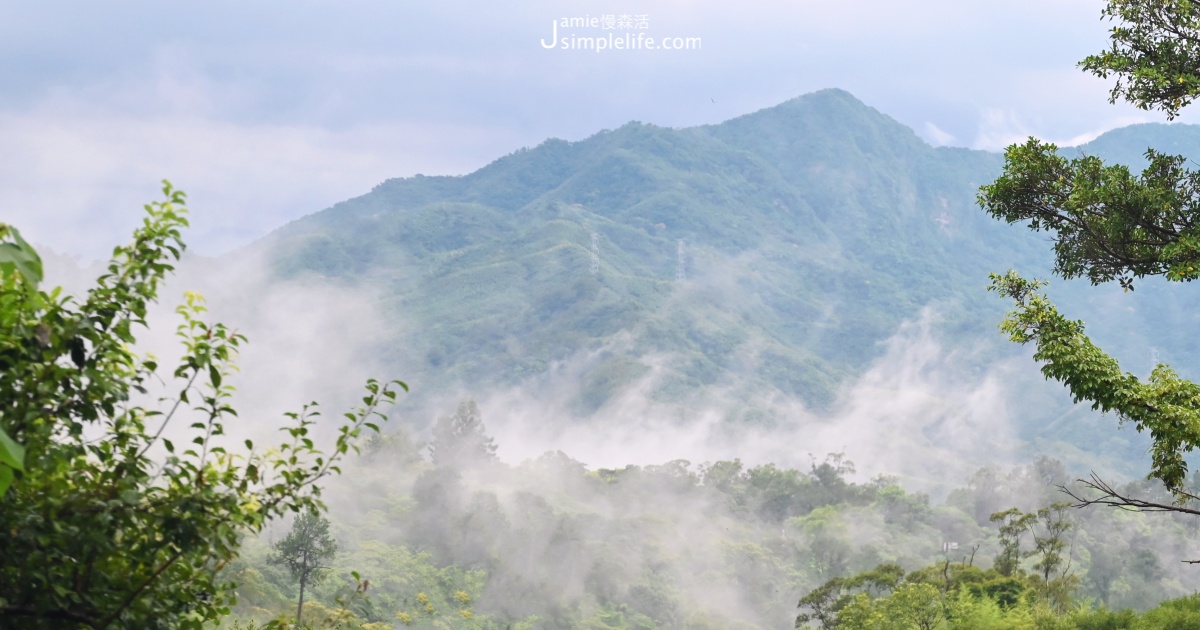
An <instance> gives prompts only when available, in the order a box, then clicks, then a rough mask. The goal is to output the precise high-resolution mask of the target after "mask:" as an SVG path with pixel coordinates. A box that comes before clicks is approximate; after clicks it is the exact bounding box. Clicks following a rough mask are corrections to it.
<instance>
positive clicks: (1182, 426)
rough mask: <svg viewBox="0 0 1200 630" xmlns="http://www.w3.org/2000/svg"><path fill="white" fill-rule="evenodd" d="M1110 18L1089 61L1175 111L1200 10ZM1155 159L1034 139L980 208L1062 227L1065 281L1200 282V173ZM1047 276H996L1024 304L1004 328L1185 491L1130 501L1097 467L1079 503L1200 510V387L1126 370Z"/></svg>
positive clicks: (1197, 88)
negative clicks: (1192, 468) (1125, 430)
mask: <svg viewBox="0 0 1200 630" xmlns="http://www.w3.org/2000/svg"><path fill="white" fill-rule="evenodd" d="M1103 14H1104V15H1105V16H1106V17H1108V18H1110V19H1112V20H1115V21H1117V22H1118V23H1117V25H1116V26H1114V27H1113V28H1112V30H1111V41H1112V47H1111V49H1109V50H1107V51H1105V52H1103V53H1100V54H1097V55H1093V56H1090V57H1088V58H1087V59H1085V60H1084V61H1083V62H1082V63H1081V64H1080V65H1082V66H1083V67H1084V69H1086V70H1089V71H1091V72H1093V73H1094V74H1096V75H1098V76H1101V77H1109V76H1115V77H1116V79H1117V81H1116V85H1115V87H1114V88H1113V90H1112V95H1111V98H1112V100H1114V101H1115V100H1116V99H1117V98H1125V99H1126V100H1128V101H1130V102H1131V103H1133V104H1134V105H1137V106H1138V107H1141V108H1143V109H1160V110H1162V111H1164V112H1165V113H1166V114H1167V117H1168V118H1173V117H1174V116H1175V115H1176V114H1177V113H1178V111H1179V109H1180V108H1182V107H1184V106H1185V105H1187V104H1188V103H1190V102H1191V101H1192V100H1193V99H1194V98H1195V97H1196V95H1197V94H1200V75H1198V74H1197V72H1198V71H1200V4H1196V3H1193V2H1191V1H1189V0H1165V1H1164V0H1109V3H1108V5H1107V7H1106V8H1105V9H1104V12H1103ZM1146 158H1147V160H1148V163H1149V164H1148V166H1147V168H1146V169H1145V170H1144V171H1143V172H1142V173H1141V174H1140V175H1133V174H1131V173H1130V171H1129V169H1128V168H1126V167H1124V166H1105V165H1104V164H1103V163H1102V162H1101V161H1100V160H1099V159H1097V158H1095V157H1082V158H1077V159H1067V158H1064V157H1062V156H1060V155H1058V153H1057V147H1055V146H1054V145H1053V144H1049V143H1043V142H1039V141H1038V140H1036V139H1033V138H1030V139H1029V141H1028V142H1026V143H1025V144H1023V145H1013V146H1010V147H1009V148H1008V149H1007V150H1006V152H1005V159H1006V163H1005V167H1004V172H1003V174H1002V176H1001V177H1000V178H999V179H997V180H996V181H995V182H993V183H992V184H990V185H987V186H983V187H982V188H981V189H980V194H979V203H980V205H981V206H982V207H983V208H984V209H985V210H987V211H988V212H989V213H990V214H991V215H992V216H994V217H996V218H999V219H1003V220H1005V221H1008V222H1010V223H1018V222H1028V224H1029V227H1030V228H1032V229H1034V230H1046V231H1049V232H1051V233H1052V234H1053V238H1054V241H1055V244H1054V250H1055V272H1056V273H1057V274H1058V275H1060V276H1062V277H1064V278H1074V277H1087V278H1088V279H1089V280H1090V281H1091V282H1092V283H1093V284H1100V283H1103V282H1110V281H1113V280H1117V281H1118V282H1119V283H1120V284H1121V286H1123V287H1125V289H1126V291H1130V290H1132V289H1133V282H1134V280H1135V279H1136V278H1141V277H1145V276H1163V277H1165V278H1167V279H1168V280H1172V281H1191V280H1194V279H1196V278H1198V277H1200V173H1197V172H1196V171H1191V170H1188V169H1186V168H1184V164H1185V159H1184V158H1183V157H1182V156H1171V155H1162V154H1159V153H1157V152H1155V151H1153V150H1148V151H1147V152H1146ZM1042 284H1043V283H1041V282H1039V281H1032V280H1026V279H1024V278H1022V277H1020V276H1019V275H1017V274H1016V273H1015V272H1011V271H1010V272H1009V273H1007V274H1005V275H1002V276H1001V275H993V276H992V286H991V289H992V290H995V291H997V292H998V293H999V294H1000V295H1002V296H1004V297H1008V298H1010V299H1012V300H1013V302H1014V304H1015V305H1016V310H1014V311H1013V312H1011V313H1010V314H1009V315H1008V317H1007V318H1006V319H1005V320H1004V322H1003V324H1002V325H1001V328H1002V329H1003V330H1005V331H1006V332H1008V333H1009V336H1010V338H1011V339H1012V340H1013V341H1015V342H1017V343H1022V344H1026V343H1032V344H1034V347H1035V351H1034V358H1035V359H1036V360H1038V361H1040V362H1042V363H1043V367H1042V372H1043V373H1044V374H1045V375H1046V377H1047V378H1052V379H1055V380H1058V381H1060V382H1062V383H1063V384H1065V385H1066V386H1067V388H1068V389H1069V390H1070V392H1071V394H1072V396H1073V397H1074V399H1075V401H1076V402H1080V401H1088V402H1090V403H1092V406H1093V408H1095V409H1099V410H1101V411H1112V412H1115V413H1116V414H1117V416H1118V417H1119V418H1120V420H1121V421H1122V422H1130V423H1132V424H1133V425H1134V427H1135V428H1136V429H1137V430H1138V431H1149V432H1150V436H1151V439H1152V447H1151V457H1152V463H1151V469H1150V472H1149V477H1150V478H1153V479H1158V480H1160V481H1162V483H1163V484H1164V485H1165V486H1166V488H1167V489H1168V490H1170V491H1171V492H1172V493H1174V495H1175V499H1176V502H1175V503H1161V502H1155V501H1151V500H1144V499H1137V498H1135V497H1129V496H1125V495H1122V494H1120V493H1118V492H1117V491H1116V490H1115V489H1114V488H1113V487H1112V486H1110V485H1109V484H1107V483H1105V482H1104V481H1103V480H1101V479H1099V478H1098V477H1095V476H1094V475H1093V476H1092V478H1091V479H1090V480H1081V482H1082V483H1083V484H1084V485H1085V486H1086V487H1088V488H1090V489H1091V490H1092V491H1095V492H1097V493H1098V495H1096V496H1093V497H1081V496H1078V495H1076V494H1073V493H1072V496H1073V497H1074V498H1075V499H1076V501H1077V502H1078V505H1081V506H1082V505H1090V504H1107V505H1113V506H1117V507H1126V508H1135V509H1140V510H1151V511H1155V510H1161V511H1177V512H1186V513H1191V514H1197V515H1200V511H1197V510H1193V509H1191V508H1188V507H1186V506H1185V505H1183V504H1184V503H1185V502H1186V501H1188V500H1190V499H1196V498H1197V497H1195V496H1194V495H1192V494H1191V493H1190V492H1189V491H1188V490H1187V488H1186V485H1185V482H1186V479H1187V473H1188V466H1187V462H1186V461H1185V459H1184V457H1185V455H1186V454H1187V453H1188V452H1190V451H1192V450H1193V449H1195V448H1196V447H1197V446H1198V445H1200V386H1197V385H1196V384H1195V383H1192V382H1190V381H1187V380H1184V379H1181V378H1179V376H1178V375H1177V374H1176V373H1175V372H1174V371H1173V370H1171V369H1170V368H1169V367H1167V366H1165V365H1159V366H1158V367H1156V368H1155V369H1154V371H1153V372H1152V373H1151V375H1150V377H1149V379H1148V380H1142V379H1138V378H1137V377H1135V376H1134V375H1132V374H1130V373H1126V372H1122V370H1121V369H1120V366H1119V365H1118V363H1117V361H1116V360H1114V359H1113V358H1112V357H1111V356H1109V355H1108V354H1106V353H1104V352H1103V351H1102V350H1101V349H1100V348H1098V347H1096V346H1095V345H1094V344H1093V343H1092V342H1091V340H1090V339H1088V337H1087V336H1086V335H1085V334H1084V326H1083V323H1082V322H1079V321H1073V320H1070V319H1067V318H1066V317H1064V316H1063V315H1061V314H1060V313H1059V312H1058V310H1057V309H1056V308H1055V306H1054V305H1053V304H1052V303H1051V302H1050V300H1049V299H1048V298H1047V297H1046V296H1045V294H1043V293H1041V292H1040V291H1039V288H1040V287H1041V286H1042Z"/></svg>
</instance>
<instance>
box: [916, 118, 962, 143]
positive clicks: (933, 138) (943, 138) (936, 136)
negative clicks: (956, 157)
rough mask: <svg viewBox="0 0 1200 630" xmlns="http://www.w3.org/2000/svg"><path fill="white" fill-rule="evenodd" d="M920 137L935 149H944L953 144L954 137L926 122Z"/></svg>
mask: <svg viewBox="0 0 1200 630" xmlns="http://www.w3.org/2000/svg"><path fill="white" fill-rule="evenodd" d="M924 132H925V133H923V134H922V136H923V137H924V138H925V140H927V141H928V142H929V143H930V144H932V145H933V146H935V147H945V146H951V145H952V144H954V141H955V138H954V135H953V134H951V133H950V132H948V131H945V130H944V129H942V128H941V127H938V126H937V125H935V124H933V123H931V122H926V123H925V127H924Z"/></svg>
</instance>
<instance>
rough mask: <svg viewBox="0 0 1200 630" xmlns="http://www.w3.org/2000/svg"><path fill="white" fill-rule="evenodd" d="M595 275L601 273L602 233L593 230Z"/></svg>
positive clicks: (593, 270)
mask: <svg viewBox="0 0 1200 630" xmlns="http://www.w3.org/2000/svg"><path fill="white" fill-rule="evenodd" d="M591 272H592V275H593V276H596V275H600V235H599V234H597V233H595V232H592V267H591Z"/></svg>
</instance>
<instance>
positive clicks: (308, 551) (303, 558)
mask: <svg viewBox="0 0 1200 630" xmlns="http://www.w3.org/2000/svg"><path fill="white" fill-rule="evenodd" d="M272 550H273V553H272V554H271V555H270V557H268V558H267V562H270V563H271V564H278V565H282V566H284V567H286V568H287V570H288V573H290V574H291V575H292V579H294V580H296V581H297V582H298V583H299V584H300V597H299V601H298V602H297V604H296V623H300V622H301V620H303V618H304V589H305V588H306V587H308V586H309V585H312V584H316V583H318V582H320V581H321V580H323V579H324V578H325V577H326V576H327V575H328V574H329V569H330V567H329V564H328V563H329V560H330V559H332V558H333V555H334V554H336V553H337V542H336V541H334V539H333V536H330V535H329V520H328V519H326V518H325V517H323V516H321V515H320V514H319V513H318V512H316V511H315V510H308V511H305V512H301V513H300V514H298V515H297V516H296V519H295V520H294V521H292V529H291V531H289V532H288V535H287V536H285V537H284V538H283V540H280V541H279V542H277V543H275V544H274V545H273V546H272Z"/></svg>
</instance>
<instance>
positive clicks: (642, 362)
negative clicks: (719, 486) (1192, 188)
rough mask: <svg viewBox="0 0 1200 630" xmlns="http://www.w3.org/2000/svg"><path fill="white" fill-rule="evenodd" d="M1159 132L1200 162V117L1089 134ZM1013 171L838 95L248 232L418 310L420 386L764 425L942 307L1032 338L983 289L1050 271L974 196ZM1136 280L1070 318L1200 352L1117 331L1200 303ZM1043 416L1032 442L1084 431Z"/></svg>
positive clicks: (1100, 141) (426, 390) (510, 159)
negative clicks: (638, 399) (719, 408)
mask: <svg viewBox="0 0 1200 630" xmlns="http://www.w3.org/2000/svg"><path fill="white" fill-rule="evenodd" d="M1181 132H1183V133H1181ZM1154 141H1158V142H1164V141H1169V142H1168V144H1169V146H1170V147H1172V148H1177V149H1179V150H1180V152H1188V153H1192V152H1194V154H1196V155H1200V132H1198V131H1197V129H1196V128H1191V127H1181V126H1178V125H1171V126H1166V125H1159V126H1136V127H1132V128H1128V129H1122V130H1117V131H1113V132H1110V133H1108V134H1105V135H1104V136H1101V137H1100V138H1097V139H1096V140H1095V141H1093V142H1091V143H1089V144H1087V145H1084V146H1082V147H1079V148H1078V149H1079V150H1080V151H1083V152H1092V153H1096V154H1100V155H1106V154H1112V155H1115V156H1119V157H1121V158H1129V157H1130V156H1132V157H1134V158H1136V157H1137V155H1139V154H1140V153H1141V151H1144V146H1145V145H1146V144H1147V143H1152V142H1154ZM1138 146H1140V147H1142V149H1141V150H1140V151H1137V153H1134V152H1133V151H1134V150H1135V149H1133V148H1132V147H1138ZM1067 151H1069V150H1067ZM1002 165H1003V158H1002V156H1000V155H998V154H995V153H990V152H984V151H974V150H968V149H962V148H947V147H938V148H935V147H931V146H929V145H928V144H926V143H925V142H924V141H922V140H921V139H920V138H919V137H918V136H917V135H916V134H915V133H913V131H912V130H910V129H908V128H907V127H905V126H903V125H901V124H900V123H898V122H896V121H895V120H893V119H891V118H889V117H887V116H885V115H883V114H881V113H880V112H878V111H876V110H874V109H872V108H870V107H868V106H866V105H864V104H863V103H861V102H860V101H858V100H857V99H855V98H854V97H853V96H852V95H850V94H848V93H847V92H844V91H841V90H824V91H821V92H816V93H813V94H808V95H806V96H802V97H799V98H796V99H792V100H790V101H787V102H785V103H782V104H780V105H778V106H775V107H771V108H768V109H764V110H761V111H758V112H755V113H752V114H748V115H745V116H741V117H739V118H735V119H732V120H729V121H726V122H724V123H721V124H717V125H709V126H702V127H692V128H684V129H670V128H663V127H657V126H654V125H647V124H642V123H637V122H632V123H629V124H626V125H624V126H622V127H620V128H618V129H615V130H609V131H602V132H600V133H597V134H595V135H593V136H591V137H589V138H587V139H584V140H581V141H578V142H567V141H564V140H559V139H551V140H547V141H546V142H544V143H542V144H540V145H538V146H537V147H534V148H531V149H522V150H520V151H517V152H515V153H513V154H510V155H507V156H505V157H502V158H500V159H498V160H496V161H495V162H493V163H491V164H489V165H488V166H486V167H484V168H482V169H480V170H478V171H476V172H474V173H471V174H469V175H464V176H459V177H424V176H419V175H418V176H415V177H409V178H402V179H392V180H388V181H386V182H384V183H382V184H380V185H379V186H377V187H376V188H375V189H374V190H372V191H371V192H370V193H368V194H366V195H363V196H361V197H357V198H354V199H351V200H348V201H345V202H342V203H339V204H337V205H335V206H333V207H331V208H329V209H326V210H324V211H321V212H318V213H316V214H313V215H310V216H308V217H305V218H303V219H300V220H298V221H295V222H293V223H291V224H289V225H287V226H285V227H283V228H281V229H280V230H278V231H277V232H275V233H273V234H272V235H270V236H269V237H268V238H267V239H265V240H264V241H263V242H261V243H259V244H257V245H256V246H255V247H257V248H264V249H269V250H270V251H272V252H273V254H272V256H273V260H274V264H275V269H276V271H277V273H279V274H281V275H283V276H303V275H305V274H319V275H322V276H326V277H330V278H334V279H336V280H337V281H339V282H345V283H349V284H354V283H359V284H369V285H371V286H372V287H374V288H376V289H379V290H380V291H382V293H383V294H384V295H385V296H386V298H385V300H384V307H385V308H386V309H387V312H388V314H389V317H391V318H393V319H394V320H395V321H397V322H403V325H400V324H398V325H397V326H396V327H395V329H394V330H388V331H381V333H380V334H381V347H383V348H384V350H383V352H386V353H387V355H388V357H389V361H391V362H394V365H395V366H396V370H397V373H398V374H403V375H404V376H405V378H406V380H408V381H410V384H413V385H414V386H415V390H416V398H415V400H417V401H420V400H429V399H431V398H430V397H432V396H434V395H436V393H438V392H445V391H463V390H466V391H468V392H472V393H478V392H483V391H490V390H495V389H503V388H506V387H533V388H535V389H536V388H537V387H539V386H541V387H543V388H545V389H556V388H557V389H561V388H562V387H563V384H564V383H569V384H570V387H569V388H568V389H569V391H568V392H566V393H565V394H563V395H566V396H569V399H570V400H569V408H570V409H571V411H572V413H573V414H575V415H578V416H581V417H582V416H588V415H591V414H594V413H596V412H597V411H598V410H602V409H604V408H605V405H607V404H611V403H612V401H614V400H616V399H617V398H619V397H620V395H621V394H622V393H623V392H628V391H631V390H632V389H638V391H642V390H645V393H646V395H647V396H649V397H650V398H651V399H653V400H659V401H668V402H671V401H674V402H678V403H680V404H684V405H685V406H686V405H691V406H692V407H693V408H696V407H701V406H703V405H705V404H710V403H711V402H712V400H713V399H714V398H716V397H718V396H717V395H718V393H719V397H720V398H721V400H722V404H724V405H725V407H726V409H725V411H726V412H727V415H728V417H729V418H730V419H736V420H739V421H751V422H753V421H767V422H769V421H771V419H772V413H773V412H772V411H771V409H770V408H769V406H768V405H764V404H761V403H760V401H762V400H764V399H769V398H770V397H772V396H775V395H778V394H782V395H784V396H787V397H792V398H795V399H799V400H802V401H804V403H805V404H806V405H807V406H808V407H810V408H813V409H823V408H828V407H829V406H830V405H832V404H833V403H834V402H835V398H836V396H837V392H838V388H839V385H840V384H841V383H843V382H845V380H846V379H847V378H849V377H852V376H855V375H858V374H861V373H862V371H863V370H864V369H865V367H866V366H868V365H870V364H871V362H872V361H873V360H875V359H877V358H878V357H880V356H881V355H882V354H883V353H884V351H885V346H884V345H883V344H882V343H881V342H883V341H884V340H886V339H888V338H889V337H890V336H892V335H893V334H894V333H895V332H896V330H897V328H898V327H899V326H900V325H901V323H902V322H904V321H908V320H914V319H917V318H918V317H919V316H920V314H921V312H922V310H923V309H925V308H926V307H928V306H930V305H933V306H934V307H935V308H936V310H937V311H938V313H939V314H940V324H939V330H940V331H941V334H943V335H945V336H946V338H947V339H949V340H951V341H952V342H953V343H956V344H958V343H961V344H964V345H970V344H979V343H984V344H985V345H987V344H990V345H988V346H987V347H988V349H987V350H986V351H984V352H983V353H982V354H979V355H978V356H976V357H974V358H973V359H972V360H973V361H975V362H976V364H977V365H980V366H982V365H987V364H988V362H989V361H993V360H995V359H996V358H998V357H1001V356H1013V355H1014V354H1015V353H1016V352H1017V351H1016V349H1014V348H1011V347H1009V346H1008V345H1006V342H1004V341H1003V340H1002V339H1001V338H1000V337H1001V336H1000V335H999V334H997V333H996V331H995V326H996V323H997V322H998V321H999V319H1000V317H1001V316H1002V313H1003V310H1004V304H1003V302H1002V301H1001V300H999V299H997V298H996V297H995V296H994V295H993V294H989V293H988V292H986V291H985V290H984V288H985V287H986V285H987V284H988V273H990V272H1002V271H1004V270H1006V269H1009V268H1017V269H1019V270H1021V271H1022V272H1024V273H1026V274H1028V275H1040V276H1042V277H1047V276H1048V275H1049V269H1050V262H1051V253H1050V247H1049V244H1048V242H1047V241H1046V239H1045V237H1044V235H1035V234H1032V233H1031V232H1029V231H1028V230H1026V229H1022V228H1020V227H1015V226H1009V225H1005V224H1002V223H1000V222H997V221H995V220H992V219H991V218H989V217H987V216H986V215H985V214H984V213H983V212H982V211H981V210H980V209H979V208H978V206H977V205H976V203H975V196H976V193H977V190H978V187H979V186H980V185H981V184H984V183H987V182H989V181H991V180H993V179H994V178H995V177H996V176H997V175H998V174H999V172H1000V170H1001V168H1002ZM1139 290H1140V291H1141V293H1139V294H1138V298H1137V299H1141V296H1143V295H1146V294H1151V295H1152V296H1158V297H1156V298H1154V299H1155V300H1157V302H1153V301H1152V302H1151V303H1149V305H1148V306H1139V309H1141V310H1140V311H1138V312H1136V313H1133V314H1130V313H1129V311H1130V308H1129V304H1130V303H1120V304H1117V303H1110V302H1112V300H1113V299H1114V298H1113V297H1112V296H1113V294H1112V292H1097V291H1099V290H1097V289H1092V288H1090V287H1079V286H1074V287H1072V285H1070V283H1067V285H1066V286H1065V287H1063V288H1062V289H1061V294H1062V295H1063V296H1064V298H1063V299H1064V300H1065V302H1064V304H1065V305H1066V309H1067V311H1068V312H1072V311H1071V310H1070V309H1071V308H1079V309H1085V310H1086V309H1092V311H1091V312H1099V313H1103V314H1104V321H1105V322H1110V320H1111V323H1110V325H1109V326H1108V327H1107V328H1106V327H1105V326H1103V325H1102V326H1100V327H1099V328H1098V331H1099V332H1098V337H1099V338H1100V340H1101V341H1102V342H1103V341H1104V340H1105V339H1109V340H1114V341H1117V342H1119V343H1118V346H1119V347H1118V348H1117V349H1118V351H1120V352H1128V353H1136V352H1142V351H1143V349H1144V348H1143V345H1155V344H1157V345H1161V346H1164V347H1167V346H1171V347H1172V348H1175V349H1176V350H1178V352H1177V353H1176V354H1175V355H1174V356H1171V357H1165V358H1186V359H1190V358H1193V357H1195V356H1197V354H1196V353H1195V349H1194V348H1190V347H1179V346H1178V344H1175V345H1171V344H1172V343H1173V342H1172V341H1171V340H1170V338H1169V337H1166V338H1156V337H1154V336H1153V335H1154V334H1156V333H1154V332H1153V331H1152V332H1151V333H1148V334H1149V335H1150V336H1148V337H1147V336H1141V335H1129V334H1124V332H1123V330H1124V331H1128V330H1129V328H1130V327H1140V326H1142V325H1145V324H1147V323H1149V324H1153V326H1152V327H1153V328H1155V329H1156V330H1157V331H1159V333H1158V334H1160V335H1161V333H1163V331H1166V330H1170V328H1167V327H1166V326H1169V325H1170V322H1173V321H1175V320H1170V321H1164V320H1163V315H1162V314H1163V313H1168V314H1171V313H1173V314H1172V315H1169V317H1168V319H1170V317H1183V318H1190V317H1191V315H1188V314H1187V313H1191V312H1196V311H1195V310H1194V309H1191V306H1190V303H1189V302H1187V299H1188V298H1187V297H1186V296H1184V295H1183V294H1180V293H1179V292H1172V291H1170V290H1169V289H1167V288H1162V287H1158V286H1156V285H1154V284H1153V283H1150V286H1149V288H1148V289H1146V290H1141V288H1140V287H1139ZM1181 300H1182V301H1181ZM1138 304H1146V303H1144V302H1139V303H1138ZM1096 309H1099V311H1097V310H1096ZM1135 310H1136V309H1135ZM1110 316H1111V317H1110ZM1135 325H1136V326H1135ZM1156 339H1158V340H1157V341H1156ZM981 340H983V341H981ZM1120 352H1119V354H1120ZM1167 354H1170V353H1167ZM564 375H565V376H564ZM568 377H569V378H568ZM422 396H424V397H426V398H422ZM1060 407H1061V405H1060ZM1062 412H1063V409H1062V408H1059V409H1057V410H1055V411H1054V415H1058V414H1061V413H1062ZM1035 424H1036V423H1032V422H1031V424H1030V427H1033V428H1031V429H1030V432H1029V433H1028V435H1027V436H1026V437H1037V436H1039V435H1040V436H1042V437H1045V436H1046V435H1050V436H1051V437H1054V435H1057V436H1059V437H1063V436H1066V437H1070V438H1072V439H1074V438H1075V437H1078V436H1076V435H1074V433H1072V431H1074V432H1078V431H1081V430H1082V429H1080V428H1079V427H1080V426H1084V425H1079V424H1074V425H1071V426H1072V427H1074V428H1070V429H1064V428H1063V427H1062V426H1061V423H1060V425H1059V426H1057V427H1056V428H1055V429H1054V431H1058V432H1059V433H1057V434H1045V433H1044V432H1043V431H1042V429H1041V428H1037V427H1036V426H1035ZM1064 431H1065V433H1064ZM1055 439H1057V438H1055Z"/></svg>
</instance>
